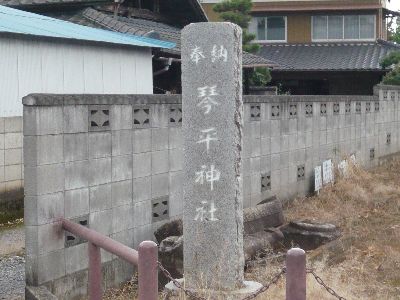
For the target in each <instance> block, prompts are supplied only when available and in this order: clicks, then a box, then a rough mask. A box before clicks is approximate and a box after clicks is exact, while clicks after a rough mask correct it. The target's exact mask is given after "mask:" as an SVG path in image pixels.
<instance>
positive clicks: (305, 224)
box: [280, 220, 341, 250]
mask: <svg viewBox="0 0 400 300" xmlns="http://www.w3.org/2000/svg"><path fill="white" fill-rule="evenodd" d="M280 230H281V231H282V233H283V235H284V237H285V246H286V247H291V246H293V245H296V246H298V247H300V248H302V249H303V250H313V249H316V248H318V247H319V246H321V245H323V244H326V243H328V242H330V241H333V240H335V239H337V238H339V237H340V235H341V234H340V231H339V229H338V228H337V227H336V226H335V225H333V224H329V223H316V222H311V221H307V220H305V221H293V222H290V223H289V224H287V225H284V226H282V227H281V228H280Z"/></svg>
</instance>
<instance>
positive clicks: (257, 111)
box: [250, 104, 261, 121]
mask: <svg viewBox="0 0 400 300" xmlns="http://www.w3.org/2000/svg"><path fill="white" fill-rule="evenodd" d="M260 118H261V106H260V105H259V104H257V105H250V121H259V120H260Z"/></svg>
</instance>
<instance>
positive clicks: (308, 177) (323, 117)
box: [24, 87, 400, 299]
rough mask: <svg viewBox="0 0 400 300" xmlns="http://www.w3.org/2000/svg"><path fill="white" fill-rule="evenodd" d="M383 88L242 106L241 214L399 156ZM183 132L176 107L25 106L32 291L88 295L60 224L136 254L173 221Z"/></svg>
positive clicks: (138, 101) (102, 100)
mask: <svg viewBox="0 0 400 300" xmlns="http://www.w3.org/2000/svg"><path fill="white" fill-rule="evenodd" d="M386 88H387V87H379V89H377V95H375V96H246V97H245V98H244V101H245V109H244V120H245V124H244V147H243V165H244V173H243V183H244V206H245V207H248V206H253V205H256V204H257V203H258V202H260V201H261V200H263V199H265V198H267V197H270V196H272V195H277V196H278V197H279V198H281V199H283V200H285V199H290V198H291V197H294V196H296V195H304V194H306V193H308V192H309V191H310V190H312V188H313V169H314V167H315V166H316V165H319V164H321V163H322V161H324V160H326V159H333V160H334V161H338V160H340V159H341V158H342V157H344V156H346V155H350V154H353V153H354V154H355V155H356V158H357V160H358V161H359V162H360V163H361V164H363V165H365V166H372V165H375V164H377V162H378V160H379V158H380V157H384V156H386V155H389V154H392V153H396V152H399V147H400V144H399V141H400V139H399V138H400V136H399V135H400V131H399V130H398V128H399V124H398V122H399V120H400V116H399V113H400V112H399V92H400V90H399V89H395V88H393V87H392V88H391V89H388V90H387V89H386ZM385 89H386V90H385ZM378 94H379V96H378ZM183 117H184V116H183ZM189 121H190V120H189ZM181 124H182V111H181V99H180V96H178V95H174V96H172V95H169V96H167V95H30V96H28V97H26V98H24V149H25V151H24V155H25V156H24V160H25V225H26V274H27V283H28V284H29V285H45V286H47V287H48V288H49V289H50V290H51V291H52V292H53V293H54V294H56V296H58V297H60V298H65V299H73V298H74V297H78V296H80V295H84V294H85V293H86V283H87V253H86V252H87V244H86V243H83V242H82V241H79V239H75V240H73V241H72V242H71V240H69V239H68V238H67V236H66V234H64V233H63V232H61V231H60V230H59V227H58V224H57V222H56V220H57V218H58V217H61V216H63V217H65V218H68V219H71V220H74V221H75V222H82V221H86V223H87V225H88V226H89V227H90V228H93V229H95V230H97V231H99V232H102V233H104V234H106V235H108V236H110V237H112V238H115V239H116V240H118V241H121V242H123V243H125V244H126V245H128V246H130V247H134V248H137V246H138V244H139V243H140V242H141V241H143V240H145V239H153V238H154V237H153V231H154V229H155V228H156V227H158V226H159V225H161V224H162V223H163V222H164V221H165V220H167V219H170V218H174V217H178V216H180V215H181V212H182V205H183V199H182V185H181V182H182V160H183V155H182V151H183V150H182V134H181ZM84 224H85V223H84ZM102 259H103V262H104V267H103V271H104V278H105V283H106V285H107V286H109V285H115V284H117V283H119V282H121V281H122V280H125V279H127V278H129V276H130V275H131V272H132V270H133V269H132V268H131V267H130V266H128V265H127V264H126V263H123V262H121V261H120V260H118V259H116V258H115V257H113V256H112V255H110V254H107V253H104V252H103V256H102Z"/></svg>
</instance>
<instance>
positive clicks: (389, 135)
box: [386, 133, 392, 145]
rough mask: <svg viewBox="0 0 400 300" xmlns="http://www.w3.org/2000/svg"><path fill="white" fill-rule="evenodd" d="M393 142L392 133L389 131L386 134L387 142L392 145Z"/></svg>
mask: <svg viewBox="0 0 400 300" xmlns="http://www.w3.org/2000/svg"><path fill="white" fill-rule="evenodd" d="M391 143H392V134H391V133H387V134H386V144H387V145H390V144H391Z"/></svg>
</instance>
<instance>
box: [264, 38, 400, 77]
mask: <svg viewBox="0 0 400 300" xmlns="http://www.w3.org/2000/svg"><path fill="white" fill-rule="evenodd" d="M392 51H400V46H399V45H396V44H393V43H390V42H387V41H382V40H377V41H376V42H342V43H312V44H267V45H263V46H262V47H261V50H260V52H259V53H258V55H260V56H262V57H264V58H266V59H270V60H272V61H274V62H276V63H277V64H278V66H277V67H276V68H274V69H275V70H277V71H281V70H282V71H357V70H359V71H367V70H382V67H381V66H380V61H381V59H382V58H383V57H385V56H386V55H388V54H389V53H390V52H392Z"/></svg>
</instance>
